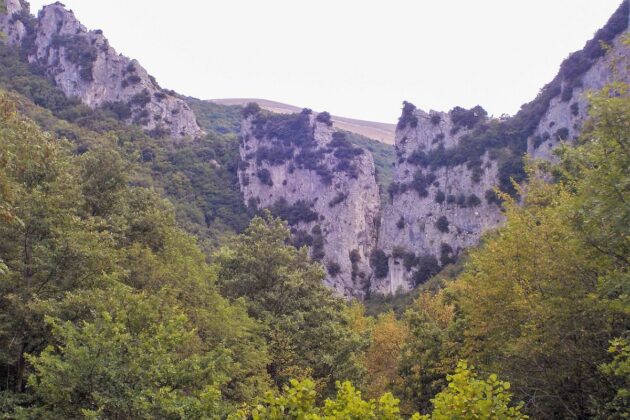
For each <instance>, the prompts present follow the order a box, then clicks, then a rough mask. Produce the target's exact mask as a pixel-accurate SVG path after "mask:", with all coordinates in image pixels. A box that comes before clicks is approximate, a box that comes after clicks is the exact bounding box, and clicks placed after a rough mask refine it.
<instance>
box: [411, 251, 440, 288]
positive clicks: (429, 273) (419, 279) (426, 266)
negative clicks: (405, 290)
mask: <svg viewBox="0 0 630 420" xmlns="http://www.w3.org/2000/svg"><path fill="white" fill-rule="evenodd" d="M439 271H440V265H439V264H438V260H437V258H435V257H434V256H433V255H422V256H421V257H419V258H418V270H417V271H416V272H415V273H414V274H413V283H414V285H416V286H417V285H420V284H422V283H425V282H426V281H427V280H429V279H430V278H431V277H433V276H434V275H436V274H437V273H438V272H439Z"/></svg>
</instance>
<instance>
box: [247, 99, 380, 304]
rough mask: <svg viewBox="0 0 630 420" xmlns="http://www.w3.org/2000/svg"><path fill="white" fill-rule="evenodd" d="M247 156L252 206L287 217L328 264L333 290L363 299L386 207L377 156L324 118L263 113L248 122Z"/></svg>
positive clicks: (299, 240) (298, 240)
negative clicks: (383, 206) (378, 181)
mask: <svg viewBox="0 0 630 420" xmlns="http://www.w3.org/2000/svg"><path fill="white" fill-rule="evenodd" d="M251 108H252V107H248V108H246V111H247V110H248V109H250V110H251ZM240 153H241V159H242V164H241V168H240V170H239V180H240V185H241V190H242V191H243V195H244V199H245V202H246V203H247V204H248V206H250V207H254V208H257V209H263V208H268V209H270V210H271V211H272V213H274V214H276V215H278V216H280V217H282V218H284V219H285V220H287V221H288V222H289V224H290V226H291V231H292V237H293V241H294V243H295V244H296V245H297V246H303V245H306V246H308V247H309V250H310V251H309V252H310V255H311V257H312V258H313V259H315V260H318V261H320V262H322V264H323V265H324V266H325V267H326V269H327V277H326V280H325V283H326V284H327V285H328V286H329V287H331V288H333V289H334V290H335V291H336V292H337V293H338V294H340V295H344V296H348V297H349V296H353V297H359V298H361V297H363V296H364V294H365V292H366V290H367V288H368V287H369V280H370V278H371V274H372V273H371V269H370V266H369V256H370V254H371V252H372V250H373V249H374V247H375V245H376V236H377V228H376V223H377V218H378V213H379V206H380V204H379V192H378V187H377V185H376V180H375V173H374V162H373V160H372V156H371V154H370V153H369V152H368V151H366V150H363V149H360V148H357V147H355V146H353V145H352V144H350V142H349V141H348V140H347V139H346V138H345V135H344V134H343V133H339V132H335V131H334V130H333V128H332V126H331V123H330V120H329V119H327V118H326V114H324V113H322V114H319V115H317V116H316V115H314V114H313V113H311V112H310V111H308V110H305V111H303V112H302V113H299V114H293V115H279V114H270V113H266V112H261V111H260V110H259V109H254V110H253V111H251V112H249V113H248V115H247V117H246V118H245V120H244V121H243V126H242V131H241V146H240Z"/></svg>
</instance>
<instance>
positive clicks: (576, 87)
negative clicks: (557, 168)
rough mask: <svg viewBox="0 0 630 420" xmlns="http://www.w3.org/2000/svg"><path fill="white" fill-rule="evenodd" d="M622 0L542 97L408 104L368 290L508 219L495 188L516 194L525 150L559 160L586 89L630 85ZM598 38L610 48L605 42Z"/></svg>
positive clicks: (575, 129) (429, 263)
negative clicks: (493, 107) (507, 110)
mask: <svg viewBox="0 0 630 420" xmlns="http://www.w3.org/2000/svg"><path fill="white" fill-rule="evenodd" d="M629 17H630V6H629V4H628V1H624V2H623V3H622V4H621V6H620V7H619V8H618V10H617V11H616V12H615V14H614V15H613V16H612V17H611V19H610V20H609V22H608V23H607V24H606V26H605V27H604V28H602V29H601V30H600V31H598V32H597V33H596V34H595V37H594V38H593V39H592V40H591V41H589V42H588V43H587V44H586V45H585V47H584V49H583V50H581V51H578V52H576V53H573V54H571V55H570V56H569V58H568V59H567V60H565V61H564V62H563V63H562V66H561V69H560V72H559V73H558V75H557V76H556V77H555V78H554V80H553V81H552V82H550V83H549V84H548V85H546V86H545V87H544V88H543V89H542V90H541V92H540V94H539V95H538V97H537V98H536V99H535V100H534V101H532V102H530V103H528V104H525V105H523V107H522V108H521V110H520V111H519V113H517V114H516V115H515V116H514V117H511V118H507V119H500V120H499V119H492V118H488V117H487V116H486V115H485V111H484V110H483V108H481V107H475V108H473V109H470V110H465V109H463V108H459V107H456V108H454V109H453V110H451V111H450V112H449V113H440V112H434V111H431V112H430V113H426V112H423V111H421V110H418V109H416V108H415V107H414V106H413V105H412V104H408V103H407V104H405V107H404V109H403V114H402V116H401V118H400V120H399V124H398V127H397V131H396V143H395V147H396V153H397V157H398V160H397V163H396V165H395V182H394V183H393V184H392V185H391V186H390V189H389V193H390V202H389V204H388V205H387V206H386V207H385V209H384V211H383V219H382V222H381V229H380V233H379V241H378V251H377V252H379V253H381V258H380V261H381V265H382V267H380V268H376V267H374V268H375V269H374V272H375V276H374V278H373V279H372V286H371V287H372V290H373V291H374V292H377V293H385V294H389V293H395V292H396V291H397V290H399V289H402V290H409V289H411V288H412V287H414V286H416V285H417V284H419V283H422V282H423V281H425V280H426V279H427V278H428V277H430V276H431V275H433V274H434V273H436V272H437V271H438V270H439V268H440V267H441V266H444V265H445V264H447V263H449V262H451V261H452V260H453V259H454V258H455V257H456V256H457V255H458V254H459V253H460V252H461V251H462V250H463V249H464V248H466V247H469V246H472V245H475V244H477V243H478V242H479V239H480V237H481V235H482V234H483V233H484V232H486V231H487V230H489V229H492V228H495V227H497V226H498V225H499V224H500V223H501V222H502V220H503V216H502V213H501V211H500V207H499V202H498V199H497V197H496V195H495V194H494V192H493V190H494V188H495V187H498V188H500V189H501V190H502V191H506V192H508V193H512V194H514V193H515V191H514V188H513V186H512V184H511V180H512V179H514V180H515V181H516V182H521V181H523V180H524V179H525V173H524V170H523V159H522V157H523V155H524V154H525V153H528V154H529V155H530V156H532V157H533V158H536V159H544V160H554V158H555V155H554V154H553V150H554V149H555V148H556V147H557V146H558V145H559V144H560V143H561V142H564V141H569V142H570V141H573V140H574V139H575V138H576V137H577V136H579V134H580V130H581V128H582V125H583V123H584V121H585V120H586V118H587V116H588V98H587V92H589V91H592V90H598V89H601V88H602V87H603V86H605V85H606V84H607V83H609V82H612V81H624V82H626V83H628V82H630V76H629V74H630V73H629V72H628V70H629V68H628V67H629V62H628V52H629V48H628V30H627V29H628V20H629ZM602 44H604V45H606V46H603V45H602Z"/></svg>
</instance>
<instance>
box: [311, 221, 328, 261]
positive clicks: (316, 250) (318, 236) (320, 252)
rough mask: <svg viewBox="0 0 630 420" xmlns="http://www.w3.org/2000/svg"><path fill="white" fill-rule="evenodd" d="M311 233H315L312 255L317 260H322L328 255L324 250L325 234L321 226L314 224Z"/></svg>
mask: <svg viewBox="0 0 630 420" xmlns="http://www.w3.org/2000/svg"><path fill="white" fill-rule="evenodd" d="M311 233H312V234H313V247H312V248H311V256H312V257H313V259H314V260H315V261H321V260H323V259H324V257H325V256H326V253H325V252H324V235H323V233H322V228H321V226H319V225H315V226H313V229H311Z"/></svg>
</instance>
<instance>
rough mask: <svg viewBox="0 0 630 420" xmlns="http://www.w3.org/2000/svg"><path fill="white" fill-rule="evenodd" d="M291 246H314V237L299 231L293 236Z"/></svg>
mask: <svg viewBox="0 0 630 420" xmlns="http://www.w3.org/2000/svg"><path fill="white" fill-rule="evenodd" d="M291 245H293V246H294V247H296V248H302V247H303V246H311V245H313V237H312V236H311V235H310V234H309V233H308V232H306V231H305V230H301V229H300V230H298V231H296V232H295V233H293V234H292V235H291Z"/></svg>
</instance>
